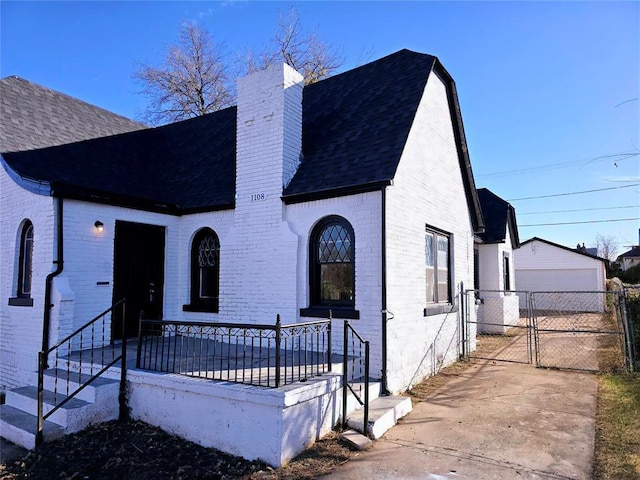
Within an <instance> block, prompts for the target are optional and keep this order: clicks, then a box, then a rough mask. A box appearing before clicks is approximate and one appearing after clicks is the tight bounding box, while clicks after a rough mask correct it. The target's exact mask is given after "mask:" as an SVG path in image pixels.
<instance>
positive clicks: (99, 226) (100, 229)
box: [94, 220, 104, 233]
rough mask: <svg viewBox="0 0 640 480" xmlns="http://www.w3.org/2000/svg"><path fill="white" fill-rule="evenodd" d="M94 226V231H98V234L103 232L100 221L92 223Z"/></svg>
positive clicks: (102, 225)
mask: <svg viewBox="0 0 640 480" xmlns="http://www.w3.org/2000/svg"><path fill="white" fill-rule="evenodd" d="M94 225H95V226H96V230H97V231H98V233H102V232H104V223H102V222H101V221H100V220H96V223H94Z"/></svg>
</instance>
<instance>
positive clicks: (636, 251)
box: [618, 247, 640, 258]
mask: <svg viewBox="0 0 640 480" xmlns="http://www.w3.org/2000/svg"><path fill="white" fill-rule="evenodd" d="M630 257H640V247H632V248H631V250H627V251H626V252H624V253H623V254H621V255H618V258H630Z"/></svg>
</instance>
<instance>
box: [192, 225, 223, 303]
mask: <svg viewBox="0 0 640 480" xmlns="http://www.w3.org/2000/svg"><path fill="white" fill-rule="evenodd" d="M219 298H220V240H219V239H218V235H216V232H214V231H213V230H211V229H210V228H203V229H202V230H199V231H198V232H197V233H196V235H195V236H194V237H193V243H192V244H191V296H190V300H191V303H190V304H189V305H184V306H183V310H185V311H192V312H213V313H215V312H218V307H219Z"/></svg>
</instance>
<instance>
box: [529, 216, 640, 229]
mask: <svg viewBox="0 0 640 480" xmlns="http://www.w3.org/2000/svg"><path fill="white" fill-rule="evenodd" d="M638 220H640V218H615V219H613V220H585V221H584V222H558V223H531V224H528V225H518V228H520V227H550V226H553V225H578V224H581V223H609V222H631V221H634V222H637V221H638Z"/></svg>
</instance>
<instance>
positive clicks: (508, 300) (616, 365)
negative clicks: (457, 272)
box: [463, 290, 627, 371]
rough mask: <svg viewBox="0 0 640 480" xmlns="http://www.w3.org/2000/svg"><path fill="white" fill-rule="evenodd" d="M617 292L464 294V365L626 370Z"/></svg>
mask: <svg viewBox="0 0 640 480" xmlns="http://www.w3.org/2000/svg"><path fill="white" fill-rule="evenodd" d="M620 300H621V296H620V294H619V292H600V291H599V292H595V291H594V292H526V291H503V290H466V291H465V292H464V293H463V302H464V317H465V322H464V323H465V326H464V329H463V333H464V343H463V348H464V350H463V352H464V355H465V357H466V358H468V359H481V360H493V361H502V362H515V363H526V364H534V365H536V366H537V367H546V368H559V369H569V370H585V371H611V370H613V371H621V370H624V369H625V367H626V358H627V352H626V342H625V329H624V325H623V323H622V311H621V309H622V306H621V301H620Z"/></svg>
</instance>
